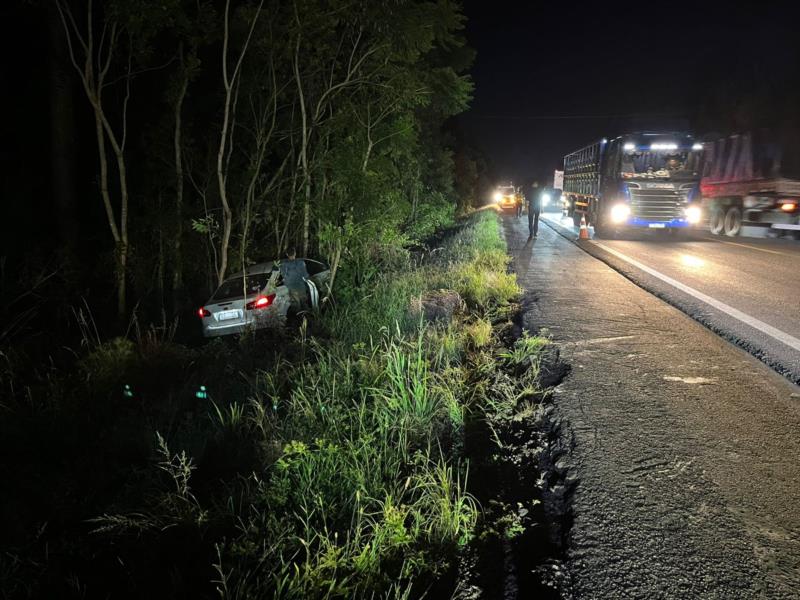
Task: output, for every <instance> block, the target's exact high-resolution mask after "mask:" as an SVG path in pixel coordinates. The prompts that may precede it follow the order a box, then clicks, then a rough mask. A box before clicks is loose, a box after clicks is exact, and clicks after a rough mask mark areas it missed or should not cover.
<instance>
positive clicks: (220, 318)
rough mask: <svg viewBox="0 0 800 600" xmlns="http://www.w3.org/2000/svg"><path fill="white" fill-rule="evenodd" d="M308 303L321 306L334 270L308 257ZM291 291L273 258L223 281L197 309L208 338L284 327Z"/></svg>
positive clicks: (306, 260)
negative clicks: (323, 293)
mask: <svg viewBox="0 0 800 600" xmlns="http://www.w3.org/2000/svg"><path fill="white" fill-rule="evenodd" d="M298 260H303V261H304V262H305V263H306V270H307V271H308V274H309V278H308V279H307V280H306V286H307V289H308V305H309V306H311V307H312V308H317V306H318V304H319V289H320V288H323V286H324V285H325V283H326V282H327V281H328V280H329V279H330V270H329V269H328V267H327V266H326V265H324V264H322V263H321V262H318V261H315V260H311V259H308V258H305V259H298ZM291 308H292V307H291V299H290V296H289V290H288V289H287V287H286V286H285V285H284V283H283V277H282V276H281V271H280V263H279V262H278V261H270V262H264V263H259V264H257V265H252V266H250V267H248V268H247V269H246V270H245V271H244V272H242V273H237V274H236V275H233V276H231V277H229V278H228V279H226V280H225V281H223V282H222V285H220V286H219V288H217V291H216V292H214V294H213V295H212V296H211V298H209V300H208V302H206V303H205V304H204V305H203V306H202V307H200V308H199V309H198V311H197V315H198V316H199V317H200V320H201V322H202V324H203V335H204V336H205V337H216V336H220V335H230V334H234V333H242V332H244V331H246V330H248V329H264V328H280V327H283V325H285V324H286V317H287V314H288V313H289V310H290V309H291Z"/></svg>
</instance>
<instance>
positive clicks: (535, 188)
mask: <svg viewBox="0 0 800 600" xmlns="http://www.w3.org/2000/svg"><path fill="white" fill-rule="evenodd" d="M543 193H544V189H543V188H540V187H539V182H538V181H534V182H533V184H531V189H530V192H529V193H528V233H529V237H528V239H531V238H535V237H537V236H538V235H539V213H541V212H542V194H543Z"/></svg>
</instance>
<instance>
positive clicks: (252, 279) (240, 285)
mask: <svg viewBox="0 0 800 600" xmlns="http://www.w3.org/2000/svg"><path fill="white" fill-rule="evenodd" d="M268 282H269V273H258V274H255V275H248V276H247V278H246V281H245V278H244V277H234V278H232V279H228V280H226V281H223V282H222V285H221V286H219V288H218V289H217V291H216V292H214V295H213V296H212V298H211V299H212V300H229V299H230V298H243V297H244V296H250V295H252V294H257V293H258V292H260V291H261V290H263V289H264V288H265V287H267V283H268ZM245 286H246V287H245ZM245 290H247V291H246V292H245Z"/></svg>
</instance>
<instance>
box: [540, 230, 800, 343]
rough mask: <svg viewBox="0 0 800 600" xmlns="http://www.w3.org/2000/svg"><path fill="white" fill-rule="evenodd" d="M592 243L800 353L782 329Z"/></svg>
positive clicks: (790, 337)
mask: <svg viewBox="0 0 800 600" xmlns="http://www.w3.org/2000/svg"><path fill="white" fill-rule="evenodd" d="M546 220H547V221H548V222H549V223H552V224H554V225H556V226H557V227H560V228H561V229H564V230H565V231H567V232H569V233H572V234H574V233H575V232H574V231H571V230H570V229H569V228H568V227H566V226H564V225H563V224H561V223H559V222H558V221H557V220H555V219H549V218H548V219H546ZM591 243H592V244H594V245H595V246H598V247H600V248H602V249H603V250H605V251H606V252H608V253H609V254H613V255H614V256H616V257H617V258H620V259H622V260H624V261H625V262H627V263H629V264H631V265H633V266H634V267H636V268H637V269H640V270H642V271H644V272H645V273H648V274H650V275H652V276H653V277H655V278H657V279H660V280H661V281H663V282H664V283H668V284H669V285H671V286H672V287H674V288H677V289H679V290H681V291H682V292H685V293H687V294H689V295H690V296H693V297H694V298H697V299H698V300H700V301H701V302H705V303H706V304H708V305H709V306H713V307H714V308H716V309H717V310H719V311H721V312H723V313H725V314H727V315H728V316H731V317H733V318H734V319H736V320H738V321H741V322H742V323H744V324H745V325H749V326H750V327H752V328H753V329H757V330H758V331H760V332H761V333H765V334H766V335H768V336H769V337H771V338H773V339H775V340H777V341H779V342H781V343H782V344H785V345H787V346H789V347H790V348H792V349H793V350H798V351H800V339H797V338H796V337H794V336H792V335H789V334H788V333H785V332H783V331H781V330H780V329H778V328H776V327H773V326H772V325H770V324H768V323H764V321H761V320H759V319H756V318H755V317H752V316H750V315H748V314H747V313H743V312H742V311H740V310H738V309H736V308H733V307H732V306H730V305H728V304H725V303H724V302H720V301H719V300H717V299H716V298H712V297H711V296H709V295H707V294H704V293H703V292H701V291H699V290H696V289H694V288H692V287H689V286H688V285H685V284H683V283H681V282H680V281H677V280H675V279H673V278H672V277H669V276H668V275H664V274H663V273H659V272H658V271H656V270H655V269H651V268H650V267H648V266H647V265H643V264H642V263H640V262H639V261H638V260H635V259H633V258H631V257H630V256H626V255H625V254H623V253H622V252H617V251H616V250H614V249H613V248H609V247H608V246H606V245H605V244H601V243H600V242H597V241H595V240H591Z"/></svg>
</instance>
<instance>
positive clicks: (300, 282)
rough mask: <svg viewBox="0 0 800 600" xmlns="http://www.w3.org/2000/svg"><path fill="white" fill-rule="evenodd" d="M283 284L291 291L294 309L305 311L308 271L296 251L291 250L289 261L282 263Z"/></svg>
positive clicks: (288, 256)
mask: <svg viewBox="0 0 800 600" xmlns="http://www.w3.org/2000/svg"><path fill="white" fill-rule="evenodd" d="M280 271H281V276H282V277H283V284H284V285H285V286H286V288H287V289H288V290H289V298H290V299H291V302H292V308H294V310H296V311H300V310H303V309H304V308H305V307H306V305H307V303H308V288H307V287H306V281H307V280H308V277H309V275H308V270H307V269H306V263H305V261H303V260H298V259H297V256H296V254H295V251H294V250H289V252H288V253H287V259H286V260H282V261H281V263H280Z"/></svg>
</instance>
